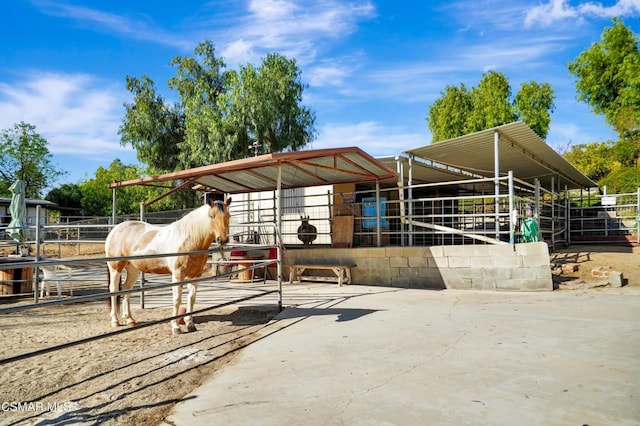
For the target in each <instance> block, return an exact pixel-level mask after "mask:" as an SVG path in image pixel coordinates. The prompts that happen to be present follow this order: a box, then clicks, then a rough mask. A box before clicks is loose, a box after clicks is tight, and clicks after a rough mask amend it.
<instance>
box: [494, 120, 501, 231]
mask: <svg viewBox="0 0 640 426" xmlns="http://www.w3.org/2000/svg"><path fill="white" fill-rule="evenodd" d="M499 142H500V133H498V131H497V130H495V131H494V132H493V178H494V183H493V184H494V196H495V199H494V208H495V221H496V224H495V231H496V240H499V239H500V148H499Z"/></svg>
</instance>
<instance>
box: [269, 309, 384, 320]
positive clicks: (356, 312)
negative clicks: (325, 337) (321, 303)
mask: <svg viewBox="0 0 640 426" xmlns="http://www.w3.org/2000/svg"><path fill="white" fill-rule="evenodd" d="M377 311H378V309H342V308H297V307H293V308H287V309H285V310H284V311H282V313H281V314H280V315H278V319H279V320H283V319H292V318H308V317H313V316H318V315H325V316H326V315H335V316H337V317H338V318H337V319H336V322H345V321H352V320H355V319H358V318H361V317H363V316H365V315H369V314H372V313H374V312H377Z"/></svg>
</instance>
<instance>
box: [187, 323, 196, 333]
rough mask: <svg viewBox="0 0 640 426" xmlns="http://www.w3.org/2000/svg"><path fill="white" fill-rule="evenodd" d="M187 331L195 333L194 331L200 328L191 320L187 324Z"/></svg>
mask: <svg viewBox="0 0 640 426" xmlns="http://www.w3.org/2000/svg"><path fill="white" fill-rule="evenodd" d="M187 331H188V332H189V333H193V332H194V331H198V329H197V328H196V325H195V324H194V323H192V322H190V323H189V324H187Z"/></svg>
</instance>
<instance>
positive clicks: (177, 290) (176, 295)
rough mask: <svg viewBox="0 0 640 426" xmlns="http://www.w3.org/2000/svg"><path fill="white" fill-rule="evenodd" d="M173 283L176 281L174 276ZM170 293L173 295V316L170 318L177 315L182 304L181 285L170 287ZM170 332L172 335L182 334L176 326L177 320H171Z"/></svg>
mask: <svg viewBox="0 0 640 426" xmlns="http://www.w3.org/2000/svg"><path fill="white" fill-rule="evenodd" d="M173 282H174V283H176V282H177V281H176V279H175V276H174V277H173ZM171 290H172V293H173V315H172V316H174V317H175V316H176V315H178V311H179V310H180V304H181V303H182V284H176V285H174V286H173V287H171ZM171 332H172V333H173V334H176V335H177V334H181V333H182V329H181V328H180V326H179V325H178V320H176V319H172V320H171Z"/></svg>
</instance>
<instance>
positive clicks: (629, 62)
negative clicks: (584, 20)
mask: <svg viewBox="0 0 640 426" xmlns="http://www.w3.org/2000/svg"><path fill="white" fill-rule="evenodd" d="M568 67H569V72H570V74H571V75H573V76H575V77H576V78H577V81H576V89H577V91H578V99H579V100H581V101H584V102H586V103H587V104H589V105H590V106H591V107H592V108H593V111H594V112H595V113H596V114H601V115H604V117H605V120H606V122H607V124H609V125H610V126H612V127H613V128H614V129H615V130H616V132H617V133H618V135H619V137H620V139H621V140H623V139H627V140H628V139H631V140H634V141H635V142H636V144H637V143H638V138H639V136H640V49H639V47H638V37H636V36H635V35H634V34H633V32H632V31H631V29H629V28H628V27H627V26H626V25H625V24H624V23H623V22H622V21H621V20H620V19H619V18H614V19H613V26H611V27H606V28H605V29H604V31H603V32H602V35H601V40H600V42H597V43H593V44H592V45H591V46H590V47H589V48H588V49H587V50H585V51H584V52H582V53H581V54H580V55H578V57H577V58H576V59H575V60H574V61H573V62H569V64H568Z"/></svg>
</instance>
